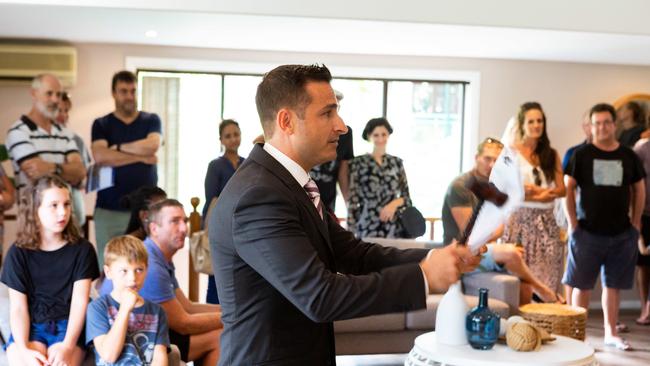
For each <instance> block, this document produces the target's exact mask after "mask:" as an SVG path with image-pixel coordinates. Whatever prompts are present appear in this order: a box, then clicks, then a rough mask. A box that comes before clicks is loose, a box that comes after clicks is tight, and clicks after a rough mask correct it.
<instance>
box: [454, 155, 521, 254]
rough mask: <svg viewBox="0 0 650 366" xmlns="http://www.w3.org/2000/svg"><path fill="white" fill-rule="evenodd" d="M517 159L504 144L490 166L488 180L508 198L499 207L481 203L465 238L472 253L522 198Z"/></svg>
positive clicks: (487, 202)
mask: <svg viewBox="0 0 650 366" xmlns="http://www.w3.org/2000/svg"><path fill="white" fill-rule="evenodd" d="M517 159H520V157H519V156H518V154H517V152H516V151H515V150H513V149H511V148H509V147H507V146H505V147H504V148H503V150H501V154H500V155H499V157H498V158H497V161H496V163H495V164H494V167H493V168H492V173H491V174H490V182H492V183H494V185H495V186H496V187H497V188H498V189H499V190H500V191H501V192H503V193H505V194H507V195H508V200H507V201H506V202H505V203H504V204H503V206H501V207H497V206H496V205H495V204H493V203H492V202H489V201H486V202H485V203H484V204H483V207H482V208H481V211H480V212H479V215H478V217H477V218H476V223H475V224H474V229H473V230H472V234H471V235H470V237H469V239H468V240H467V243H468V246H469V247H470V249H471V250H472V252H474V253H477V252H478V250H479V248H480V247H481V246H482V245H483V244H485V243H486V242H487V241H488V240H489V239H490V237H491V236H492V234H493V233H494V230H496V229H497V228H498V227H499V225H501V224H502V223H504V222H505V220H506V219H507V218H508V216H509V215H510V213H511V212H512V211H513V210H514V209H515V208H516V207H517V206H519V204H520V203H521V202H522V201H523V200H524V183H523V178H522V176H521V174H519V164H518V161H517Z"/></svg>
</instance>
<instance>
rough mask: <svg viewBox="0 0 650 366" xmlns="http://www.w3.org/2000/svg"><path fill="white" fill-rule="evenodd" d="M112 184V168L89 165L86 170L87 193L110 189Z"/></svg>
mask: <svg viewBox="0 0 650 366" xmlns="http://www.w3.org/2000/svg"><path fill="white" fill-rule="evenodd" d="M114 183H115V181H114V177H113V168H112V167H110V166H97V165H91V166H90V168H89V169H88V180H87V182H86V191H87V192H92V191H101V190H102V189H106V188H111V187H112V186H113V184H114Z"/></svg>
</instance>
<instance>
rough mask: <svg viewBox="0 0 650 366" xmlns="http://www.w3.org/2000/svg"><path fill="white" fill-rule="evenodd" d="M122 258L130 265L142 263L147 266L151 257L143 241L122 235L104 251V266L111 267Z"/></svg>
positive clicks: (111, 241)
mask: <svg viewBox="0 0 650 366" xmlns="http://www.w3.org/2000/svg"><path fill="white" fill-rule="evenodd" d="M120 258H125V259H126V260H127V261H129V263H142V264H144V265H147V263H148V262H147V260H148V258H149V255H148V254H147V248H145V246H144V243H143V242H142V240H140V239H138V238H136V237H135V236H132V235H121V236H117V237H115V238H113V239H111V240H110V241H109V242H108V244H106V248H105V249H104V264H105V265H107V266H110V265H111V264H112V263H113V262H115V261H116V260H118V259H120Z"/></svg>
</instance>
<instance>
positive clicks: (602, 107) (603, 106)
mask: <svg viewBox="0 0 650 366" xmlns="http://www.w3.org/2000/svg"><path fill="white" fill-rule="evenodd" d="M601 112H609V114H610V115H611V116H612V121H616V109H614V107H613V106H612V105H611V104H607V103H598V104H596V105H595V106H593V107H591V110H589V119H591V116H593V115H594V113H601Z"/></svg>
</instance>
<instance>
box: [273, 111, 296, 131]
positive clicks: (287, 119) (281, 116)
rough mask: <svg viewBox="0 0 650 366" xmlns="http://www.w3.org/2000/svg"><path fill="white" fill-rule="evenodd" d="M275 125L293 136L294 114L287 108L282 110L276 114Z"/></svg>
mask: <svg viewBox="0 0 650 366" xmlns="http://www.w3.org/2000/svg"><path fill="white" fill-rule="evenodd" d="M275 123H276V125H277V127H278V128H279V129H280V130H282V131H284V132H285V133H286V134H289V135H291V134H293V129H294V113H293V112H292V111H291V110H289V109H287V108H282V109H280V110H279V111H278V113H277V114H276V117H275Z"/></svg>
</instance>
